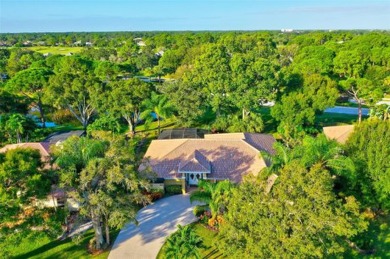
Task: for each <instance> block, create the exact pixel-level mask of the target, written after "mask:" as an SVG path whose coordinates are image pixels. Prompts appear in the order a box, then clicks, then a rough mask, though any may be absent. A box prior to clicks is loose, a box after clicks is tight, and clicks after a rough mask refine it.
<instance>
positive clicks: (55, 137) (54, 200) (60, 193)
mask: <svg viewBox="0 0 390 259" xmlns="http://www.w3.org/2000/svg"><path fill="white" fill-rule="evenodd" d="M84 135H85V132H84V131H83V130H75V131H69V132H57V133H53V134H52V135H50V136H48V137H47V138H46V139H45V140H44V141H43V142H29V143H19V144H9V145H6V146H5V147H3V148H1V149H0V153H5V152H7V151H8V150H12V149H16V148H31V149H36V150H38V151H39V153H40V154H41V161H42V162H43V164H44V167H43V169H57V168H58V167H57V166H56V165H51V163H50V162H51V146H52V145H56V146H58V145H60V144H61V142H63V141H65V140H66V139H68V138H69V137H71V136H78V137H82V136H84ZM33 205H34V206H38V207H49V208H51V207H61V206H67V208H68V209H69V210H70V211H76V210H78V209H79V207H80V205H79V204H78V203H77V202H76V201H75V200H74V199H72V198H68V197H67V195H66V192H65V191H64V190H62V189H59V188H57V187H56V186H52V190H51V192H50V193H49V194H48V195H47V198H46V199H37V200H34V201H33Z"/></svg>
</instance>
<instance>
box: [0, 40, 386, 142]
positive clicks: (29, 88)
mask: <svg viewBox="0 0 390 259" xmlns="http://www.w3.org/2000/svg"><path fill="white" fill-rule="evenodd" d="M1 37H2V39H3V41H5V42H8V41H9V42H13V43H12V44H13V45H14V44H16V43H15V40H11V39H17V42H19V43H21V42H23V41H26V40H30V41H32V42H39V41H44V42H47V41H48V39H49V38H50V37H54V38H56V39H57V41H58V44H59V45H61V44H62V45H67V46H74V42H79V41H82V42H83V41H87V42H91V43H92V44H94V45H92V47H88V48H87V47H85V48H84V50H83V51H82V52H81V53H79V54H76V55H73V56H60V55H51V56H48V57H43V56H42V55H41V54H39V53H37V52H34V51H31V50H29V48H28V47H25V48H22V47H18V48H3V49H1V52H2V53H1V54H2V55H1V62H0V72H1V75H2V76H1V78H2V79H1V80H2V83H1V84H2V87H1V88H2V89H1V92H0V93H1V96H0V97H1V98H2V99H5V97H3V96H7V95H9V94H13V95H16V96H18V97H19V98H20V100H19V101H17V103H15V105H16V104H19V103H20V104H21V105H22V103H23V102H24V103H25V104H27V105H30V107H35V108H36V109H37V111H38V112H39V117H40V120H41V123H42V124H43V126H44V125H45V121H46V117H47V115H48V114H49V115H52V114H56V113H57V112H62V113H63V111H65V110H66V111H67V112H69V113H70V114H72V115H73V116H74V118H75V119H76V120H78V121H79V122H80V124H81V125H82V126H83V127H84V128H86V127H87V126H88V125H89V124H90V123H91V122H93V121H94V120H95V119H97V118H98V117H107V116H108V117H110V118H113V119H116V120H117V121H118V122H120V121H121V120H122V119H124V120H125V121H126V122H127V124H128V126H129V131H130V132H131V133H132V134H133V135H134V134H135V132H136V126H137V124H138V123H139V122H140V121H141V119H142V118H141V116H140V115H141V113H142V112H143V111H144V110H148V111H150V110H153V109H150V104H148V103H147V102H148V101H147V100H148V99H149V98H150V97H151V94H152V91H154V92H156V93H157V94H158V95H159V98H160V99H164V98H165V99H166V101H168V102H169V103H170V105H171V106H172V108H174V113H173V114H174V115H175V116H176V118H177V119H178V121H179V123H180V124H181V125H183V126H196V125H203V126H205V127H208V128H209V129H214V130H219V131H254V132H261V131H263V130H264V128H265V127H266V126H267V125H266V123H265V122H264V113H263V108H264V105H267V103H269V102H270V101H271V102H275V103H276V104H275V106H274V107H273V108H272V109H271V115H272V117H273V120H274V121H275V122H276V123H278V124H279V126H278V131H279V132H280V133H281V134H282V136H283V137H284V138H285V139H286V140H289V139H294V138H297V137H299V136H301V135H302V134H303V133H304V132H308V131H311V132H312V131H313V127H315V126H316V125H315V118H316V116H317V115H318V114H321V113H322V112H323V110H324V109H325V108H327V107H330V106H332V105H334V104H335V103H336V101H337V100H338V98H339V97H340V96H349V97H350V98H352V99H354V100H355V101H356V103H357V104H358V107H359V108H361V107H362V105H363V104H365V105H368V106H371V107H375V108H376V109H373V111H375V114H377V115H378V116H379V117H380V116H381V117H384V118H388V108H386V107H376V106H375V104H376V102H377V101H378V100H380V99H381V98H383V96H384V94H385V93H388V92H389V82H390V81H389V80H390V79H389V78H390V72H389V71H390V70H389V62H388V60H389V55H390V54H389V53H390V50H389V48H390V36H389V35H388V33H386V32H371V33H362V32H332V33H330V32H309V33H303V34H283V33H277V32H251V33H248V32H229V33H222V32H214V33H212V32H207V33H206V32H204V33H184V32H183V33H180V32H177V33H100V34H99V33H86V34H83V33H75V34H47V35H46V34H20V35H18V37H16V36H15V35H9V34H2V35H1ZM29 37H30V38H29ZM28 38H29V39H28ZM140 42H142V44H140ZM54 45H55V44H54ZM142 76H143V77H142ZM152 78H155V80H154V83H153V84H154V87H153V86H152V85H151V84H152V82H153V80H151V79H152ZM141 81H143V82H141ZM163 81H165V82H164V83H162V82H163ZM120 97H122V98H120ZM0 105H1V106H0V107H2V106H5V105H3V104H0ZM8 106H9V104H8ZM16 109H17V107H15V110H16ZM8 110H9V108H8ZM169 114H172V112H170V113H169ZM166 115H168V114H166ZM49 117H51V116H49ZM54 117H55V116H54ZM157 117H158V118H159V117H160V116H157ZM162 117H164V116H162ZM360 119H361V114H360V116H359V120H360Z"/></svg>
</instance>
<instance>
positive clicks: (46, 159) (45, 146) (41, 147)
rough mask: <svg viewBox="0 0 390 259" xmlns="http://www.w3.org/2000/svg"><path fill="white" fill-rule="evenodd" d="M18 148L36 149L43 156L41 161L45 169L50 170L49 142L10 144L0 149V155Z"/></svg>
mask: <svg viewBox="0 0 390 259" xmlns="http://www.w3.org/2000/svg"><path fill="white" fill-rule="evenodd" d="M16 148H31V149H36V150H38V151H39V153H40V154H41V161H42V163H43V164H44V169H50V168H51V165H50V160H51V157H50V143H48V142H27V143H18V144H9V145H6V146H4V147H3V148H1V149H0V153H5V152H7V151H8V150H13V149H16Z"/></svg>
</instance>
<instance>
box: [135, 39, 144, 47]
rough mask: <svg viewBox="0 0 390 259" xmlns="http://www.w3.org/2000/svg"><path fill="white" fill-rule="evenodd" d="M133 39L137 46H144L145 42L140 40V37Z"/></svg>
mask: <svg viewBox="0 0 390 259" xmlns="http://www.w3.org/2000/svg"><path fill="white" fill-rule="evenodd" d="M134 41H135V43H136V44H137V45H138V46H140V47H145V46H146V44H145V42H144V41H143V40H142V38H134Z"/></svg>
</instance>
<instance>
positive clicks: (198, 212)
mask: <svg viewBox="0 0 390 259" xmlns="http://www.w3.org/2000/svg"><path fill="white" fill-rule="evenodd" d="M206 210H207V205H196V206H195V208H194V211H193V213H194V215H195V216H196V217H200V216H201V215H203V214H204V213H205V211H206Z"/></svg>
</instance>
